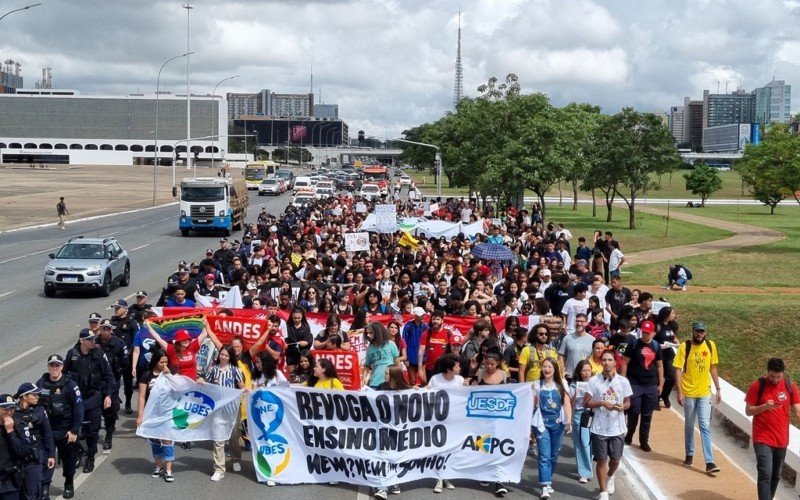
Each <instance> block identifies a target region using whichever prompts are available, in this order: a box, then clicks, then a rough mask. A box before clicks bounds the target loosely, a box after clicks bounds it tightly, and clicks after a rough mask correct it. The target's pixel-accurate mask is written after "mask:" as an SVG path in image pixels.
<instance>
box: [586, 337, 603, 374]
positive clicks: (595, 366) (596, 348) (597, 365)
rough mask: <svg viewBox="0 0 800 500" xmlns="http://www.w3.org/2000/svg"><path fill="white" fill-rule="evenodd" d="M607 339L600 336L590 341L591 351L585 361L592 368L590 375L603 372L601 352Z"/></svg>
mask: <svg viewBox="0 0 800 500" xmlns="http://www.w3.org/2000/svg"><path fill="white" fill-rule="evenodd" d="M607 342H608V339H605V338H600V339H595V341H594V342H592V353H591V354H590V355H589V356H587V357H586V361H587V362H588V363H589V366H590V367H591V369H592V375H598V374H600V373H603V363H602V361H601V359H602V357H603V353H604V352H606V346H607Z"/></svg>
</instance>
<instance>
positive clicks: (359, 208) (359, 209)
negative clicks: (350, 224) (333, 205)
mask: <svg viewBox="0 0 800 500" xmlns="http://www.w3.org/2000/svg"><path fill="white" fill-rule="evenodd" d="M366 211H367V205H366V204H364V203H356V213H357V214H363V213H366Z"/></svg>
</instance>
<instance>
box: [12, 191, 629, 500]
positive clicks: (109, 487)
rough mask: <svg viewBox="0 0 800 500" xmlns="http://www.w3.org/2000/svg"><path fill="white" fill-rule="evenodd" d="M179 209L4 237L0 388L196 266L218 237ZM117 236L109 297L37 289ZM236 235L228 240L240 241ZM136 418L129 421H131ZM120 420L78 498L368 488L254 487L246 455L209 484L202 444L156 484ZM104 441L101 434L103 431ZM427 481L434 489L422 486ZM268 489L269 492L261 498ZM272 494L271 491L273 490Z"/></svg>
mask: <svg viewBox="0 0 800 500" xmlns="http://www.w3.org/2000/svg"><path fill="white" fill-rule="evenodd" d="M289 200H290V197H289V195H283V196H280V197H259V196H257V195H256V194H255V192H254V191H251V198H250V209H249V214H248V221H252V222H254V221H255V219H256V217H257V216H258V213H259V212H260V206H261V205H266V206H267V208H268V210H269V211H270V212H272V213H279V212H281V211H283V209H284V207H285V206H286V205H287V204H288V202H289ZM177 218H178V208H177V207H176V206H175V205H172V206H166V207H159V208H154V209H149V210H144V211H141V212H136V213H131V214H125V215H117V216H113V217H107V218H102V219H97V220H93V221H86V222H73V223H70V224H69V225H68V227H67V230H65V231H59V230H58V229H55V228H45V229H32V230H23V231H18V232H13V233H4V234H0V248H2V249H3V252H2V254H1V255H0V276H2V287H0V318H1V320H0V392H9V393H14V392H16V389H17V387H18V386H19V384H20V383H22V382H26V381H34V380H36V379H38V378H39V377H40V376H41V375H42V374H43V373H44V372H46V366H45V359H46V358H47V356H48V355H50V354H53V353H59V354H62V355H63V354H64V353H66V351H67V349H68V348H69V347H71V346H72V345H74V343H75V342H76V339H77V334H78V331H79V330H80V329H81V328H83V327H84V326H86V325H87V321H86V319H87V318H88V316H89V313H91V312H93V311H96V312H99V313H100V314H102V315H103V316H104V317H110V316H111V314H112V310H111V307H110V305H111V304H112V303H113V302H114V301H115V300H116V299H117V298H121V297H126V298H128V299H131V297H132V295H133V294H135V292H136V290H141V289H144V290H146V291H148V292H150V294H151V295H155V294H157V292H158V291H160V289H161V288H162V287H163V286H164V285H165V284H166V278H167V276H169V274H170V273H172V272H174V271H175V270H176V268H177V263H178V261H179V260H186V261H187V262H191V261H198V260H199V259H201V258H202V257H203V253H204V250H205V249H206V248H214V249H216V248H218V246H219V244H218V242H217V240H218V238H219V236H218V235H197V234H195V233H192V236H190V237H188V238H183V237H181V235H180V232H179V231H178V223H177ZM81 234H83V235H87V236H115V237H116V238H117V240H118V241H119V242H120V243H121V244H122V245H123V247H124V248H125V249H126V250H127V251H128V253H129V254H130V259H131V275H132V279H131V284H130V286H129V287H127V288H115V289H114V291H113V292H112V295H111V297H108V298H102V297H97V296H96V295H92V294H90V293H82V292H75V293H71V294H64V293H59V294H58V296H57V297H56V298H46V297H45V296H44V294H43V291H42V272H43V269H44V266H45V265H46V263H47V261H48V257H47V254H48V253H50V252H53V251H55V250H56V249H58V248H59V247H60V245H61V244H62V243H63V242H64V241H66V240H67V239H68V238H69V237H72V236H77V235H81ZM239 236H241V233H238V234H237V235H234V236H233V237H234V238H235V237H239ZM132 417H135V415H134V416H132ZM132 417H127V416H125V415H122V416H121V419H120V422H118V425H117V427H118V431H117V435H116V436H115V440H114V449H113V450H112V451H111V452H110V453H106V454H102V455H100V456H98V461H97V468H96V469H95V472H93V473H92V474H89V475H87V474H80V475H79V476H77V477H76V486H77V490H76V498H108V497H109V496H111V497H113V498H158V497H161V496H162V495H164V494H165V492H166V491H169V493H168V494H169V496H170V497H172V498H207V497H208V496H209V494H217V495H221V496H226V495H227V496H235V497H237V498H247V497H252V496H255V495H259V496H260V495H275V494H277V495H280V496H283V495H286V496H287V497H288V496H289V495H291V496H292V497H294V498H296V499H303V498H319V497H321V496H324V497H326V498H329V499H332V500H338V499H348V500H353V499H354V497H355V498H356V499H358V500H362V499H364V498H366V497H365V495H368V494H369V492H368V491H367V490H366V489H361V490H359V489H358V488H356V487H352V486H346V485H336V486H331V485H304V486H285V487H281V486H277V487H275V488H267V487H266V486H263V485H259V484H258V483H256V482H255V481H254V477H255V473H254V471H253V468H252V461H251V457H250V456H249V455H247V454H245V457H244V463H243V470H242V472H241V473H232V472H230V471H229V472H228V474H227V475H226V477H225V479H224V480H223V481H221V482H220V483H212V482H210V481H209V476H210V473H211V468H212V460H211V452H210V447H209V446H208V444H204V445H202V444H201V445H200V446H198V448H197V449H196V450H195V451H193V452H187V451H185V450H183V449H181V448H178V449H177V460H176V463H175V474H176V481H175V483H173V484H167V483H164V482H163V481H162V480H161V479H152V478H150V476H149V472H150V470H151V468H152V460H151V458H150V450H149V445H148V444H147V442H146V441H145V440H143V439H141V438H138V437H136V436H135V432H134V429H135V419H134V418H132ZM101 437H102V431H101ZM570 442H571V441H570V440H569V439H567V440H565V445H564V449H563V450H562V463H561V464H560V465H559V467H558V471H557V472H558V474H557V476H556V478H555V481H554V483H555V484H554V486H555V489H556V494H555V495H554V498H568V499H572V498H592V497H595V496H596V495H597V489H596V482H595V483H589V485H580V484H579V483H578V482H577V476H576V475H575V469H574V458H573V456H574V455H573V453H572V450H571V448H570V446H569V444H570ZM54 479H55V480H54V482H53V489H52V490H51V491H52V493H53V494H57V493H60V492H61V486H62V479H61V475H60V472H57V473H56V476H55V478H54ZM428 483H431V484H428ZM454 483H455V485H456V490H454V491H448V490H445V492H444V493H442V494H441V495H439V496H441V497H443V498H448V497H451V498H455V497H456V495H457V496H458V498H459V499H460V500H467V499H472V498H476V499H477V498H487V497H491V496H493V490H492V489H490V488H488V487H487V488H483V487H481V486H480V485H478V483H476V482H473V481H469V480H460V481H454ZM536 485H537V482H536V461H535V458H533V456H532V455H530V456H529V457H528V461H527V464H526V467H525V470H524V471H523V480H522V482H521V483H520V484H519V485H510V487H509V490H510V492H509V494H508V495H507V497H508V498H512V497H513V498H538V494H537V495H534V486H536ZM432 487H433V482H432V481H419V482H416V483H409V484H407V485H403V493H402V494H401V495H402V497H403V498H429V497H430V496H431V495H432V491H431V488H432ZM267 489H269V490H271V491H269V492H267V491H266V490H267ZM272 490H274V491H272ZM640 495H641V494H640V493H638V492H637V490H636V488H635V487H633V486H631V485H630V483H629V482H628V479H627V478H626V477H625V476H624V475H621V477H620V478H619V482H618V486H617V494H615V495H614V498H617V499H626V500H627V499H634V498H641V496H640Z"/></svg>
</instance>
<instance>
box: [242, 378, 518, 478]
mask: <svg viewBox="0 0 800 500" xmlns="http://www.w3.org/2000/svg"><path fill="white" fill-rule="evenodd" d="M247 412H248V416H249V418H248V419H247V424H248V430H249V435H250V439H251V442H252V444H253V447H252V452H253V464H254V465H255V469H256V476H257V479H258V481H259V482H265V481H275V482H276V483H280V484H297V483H328V482H330V481H341V482H346V483H350V484H357V485H365V486H373V487H379V488H386V487H387V486H388V485H393V484H400V483H405V482H409V481H416V480H419V479H433V478H439V479H458V478H465V479H467V478H468V479H472V480H475V481H490V482H491V481H495V482H519V481H520V479H521V473H522V467H523V465H524V462H525V458H526V456H527V450H528V439H529V434H530V420H531V415H532V414H533V394H532V391H531V386H530V384H507V385H503V386H494V387H488V386H485V387H480V388H479V387H477V386H476V387H454V388H448V389H447V390H429V389H420V390H408V391H385V392H384V391H380V392H379V391H366V392H353V391H330V390H320V389H313V388H307V387H277V388H269V389H267V388H262V389H258V390H256V391H253V392H250V393H248V399H247Z"/></svg>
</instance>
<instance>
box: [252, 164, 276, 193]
mask: <svg viewBox="0 0 800 500" xmlns="http://www.w3.org/2000/svg"><path fill="white" fill-rule="evenodd" d="M277 168H278V164H277V163H275V162H274V161H270V160H264V161H255V162H252V163H248V164H247V165H246V166H245V167H244V180H245V182H246V183H247V189H258V186H259V185H261V181H263V180H264V179H266V178H267V177H269V176H270V175H273V174H274V173H275V170H276V169H277Z"/></svg>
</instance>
